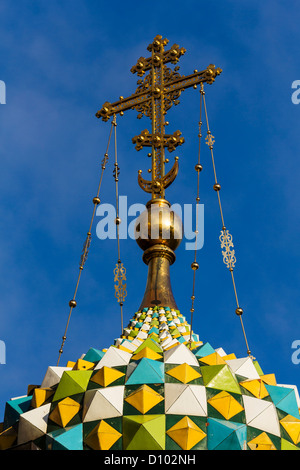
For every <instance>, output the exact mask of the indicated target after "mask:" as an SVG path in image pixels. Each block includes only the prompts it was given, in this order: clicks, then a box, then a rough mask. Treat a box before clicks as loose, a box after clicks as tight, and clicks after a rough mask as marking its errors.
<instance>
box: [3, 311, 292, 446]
mask: <svg viewBox="0 0 300 470" xmlns="http://www.w3.org/2000/svg"><path fill="white" fill-rule="evenodd" d="M123 333H124V334H123V336H122V337H120V338H118V339H116V340H115V342H114V344H113V345H112V346H110V347H109V348H108V349H103V350H98V349H93V348H91V349H90V350H89V351H88V352H87V353H86V354H85V355H83V356H82V357H81V358H80V359H78V360H77V362H75V363H74V362H73V363H70V362H69V363H67V366H66V367H49V368H48V370H47V372H46V374H45V377H44V378H43V381H42V383H41V386H39V387H29V390H28V394H27V395H26V396H23V397H18V398H14V399H11V400H10V401H8V402H7V403H6V409H5V417H4V423H3V431H2V433H1V434H0V449H2V450H3V449H11V448H20V449H22V448H30V449H45V450H64V449H67V450H138V449H143V450H203V449H208V450H260V449H263V450H265V449H269V450H280V449H281V450H299V449H300V415H299V396H298V392H297V388H296V387H294V386H292V385H279V384H277V383H276V378H275V375H274V374H272V373H271V374H264V373H263V372H262V370H261V368H260V366H259V364H258V362H257V361H256V360H253V359H252V358H251V357H249V356H247V357H242V358H236V357H235V355H234V354H228V355H227V354H226V353H225V352H224V350H223V349H222V348H219V349H214V348H213V347H212V346H211V345H210V344H209V343H208V342H202V341H200V340H199V338H198V336H197V335H195V334H194V333H192V336H191V334H190V325H189V324H188V323H187V321H186V319H185V317H184V316H183V315H182V314H181V313H180V312H179V311H178V310H174V309H170V308H168V307H165V308H158V307H155V308H153V309H152V308H145V309H143V310H142V311H139V312H137V313H136V314H135V315H134V317H133V318H132V320H131V321H130V323H129V325H128V327H127V328H125V330H124V332H123ZM191 338H192V343H191V342H190V339H191Z"/></svg>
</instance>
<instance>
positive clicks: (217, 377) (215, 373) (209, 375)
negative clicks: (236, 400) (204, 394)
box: [201, 364, 241, 394]
mask: <svg viewBox="0 0 300 470" xmlns="http://www.w3.org/2000/svg"><path fill="white" fill-rule="evenodd" d="M201 372H202V375H203V381H204V384H205V385H206V386H207V387H210V388H215V389H217V390H226V391H227V392H232V393H239V394H240V393H241V389H240V387H239V384H238V381H237V379H236V377H235V376H234V375H233V374H232V372H231V371H230V369H229V367H228V366H227V365H226V364H225V365H222V364H221V365H215V366H201Z"/></svg>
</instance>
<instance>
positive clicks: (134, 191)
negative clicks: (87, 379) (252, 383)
mask: <svg viewBox="0 0 300 470" xmlns="http://www.w3.org/2000/svg"><path fill="white" fill-rule="evenodd" d="M299 17H300V6H299V4H298V2H296V1H290V2H289V3H288V6H287V4H286V2H283V1H275V2H274V1H268V0H266V1H264V2H259V1H256V0H254V1H253V0H252V1H247V0H244V1H242V2H241V1H237V0H231V1H230V0H224V1H221V0H216V1H214V2H204V1H202V0H197V1H192V0H191V1H189V0H187V1H186V2H185V3H184V5H183V4H182V2H179V1H177V0H175V1H173V2H172V3H171V4H170V2H167V1H164V0H163V1H161V2H160V4H159V8H156V7H155V6H151V5H149V4H143V3H140V2H136V1H131V2H127V3H125V2H120V1H115V2H100V1H95V0H89V1H82V0H76V1H73V2H71V1H64V2H58V1H56V0H52V1H51V2H46V1H44V0H40V1H29V0H26V1H25V0H18V2H13V3H12V2H9V1H8V0H3V1H2V2H1V5H0V58H1V60H0V80H3V81H4V82H5V84H6V104H5V105H0V142H1V146H0V155H1V171H0V216H1V219H0V220H1V224H0V237H1V249H0V271H1V274H0V278H1V285H0V292H1V294H0V295H1V302H0V318H1V322H0V340H2V341H4V342H5V345H6V364H2V365H0V384H1V387H0V413H1V415H3V412H4V404H5V401H6V400H8V399H10V398H11V397H15V396H20V395H24V394H26V393H27V385H28V384H40V383H41V381H42V379H43V377H44V375H45V373H46V370H47V367H48V365H56V362H57V358H58V350H59V347H60V344H61V337H62V335H63V332H64V329H65V325H66V321H67V315H68V312H69V307H68V302H69V300H70V299H71V298H72V296H73V291H74V288H75V283H76V280H77V274H78V266H79V260H80V256H81V250H82V245H83V243H84V240H85V236H86V232H87V230H88V227H89V223H90V218H91V214H92V209H93V204H92V198H93V197H94V195H95V192H96V190H97V185H98V180H99V175H100V163H101V160H102V158H103V154H104V152H105V148H106V143H107V138H108V132H109V126H110V124H109V123H103V122H102V121H99V120H97V119H96V118H95V113H96V111H97V110H98V109H100V107H101V106H102V104H103V103H104V102H105V101H111V102H112V101H115V100H116V99H118V97H119V96H120V95H123V96H128V95H129V94H131V93H133V92H134V91H135V89H136V80H137V77H136V76H135V75H132V74H131V73H130V68H131V67H132V66H133V65H135V63H136V61H137V59H138V58H139V57H140V56H147V54H148V51H147V45H148V44H149V43H151V42H152V40H153V38H154V37H155V36H156V34H161V35H163V36H164V37H167V38H168V39H169V41H170V42H169V45H172V44H174V43H177V44H179V45H180V47H185V48H186V49H187V52H186V54H185V55H184V56H183V57H182V58H181V60H180V63H179V65H180V67H181V68H180V72H181V73H183V74H185V75H187V74H189V73H192V72H193V70H194V69H198V70H201V69H204V68H206V67H207V65H208V64H210V63H213V64H215V65H216V66H219V67H221V68H222V69H223V72H222V74H221V76H220V77H218V78H217V80H216V82H215V83H214V84H213V85H212V86H208V87H207V93H206V99H207V106H208V112H209V119H210V127H211V130H212V133H213V134H214V136H215V139H216V143H215V147H214V155H215V161H216V167H217V174H218V180H219V182H220V183H221V185H222V191H221V198H222V205H223V210H224V217H225V223H226V226H227V228H228V229H229V231H230V233H231V234H232V235H233V241H234V244H235V250H236V256H237V264H236V268H235V271H234V273H235V280H236V285H237V291H238V296H239V300H240V304H241V306H242V307H243V309H244V315H243V321H244V325H245V329H246V333H247V338H248V342H249V346H250V349H251V351H252V353H253V355H254V356H255V357H256V358H257V360H258V361H259V363H260V365H261V367H262V369H263V371H264V372H265V373H275V375H276V378H277V381H278V383H285V384H295V385H298V386H299V385H300V379H299V371H300V364H299V365H298V364H294V363H293V362H292V359H291V357H292V353H293V350H292V343H293V342H294V341H296V340H300V320H299V305H300V294H299V281H300V268H299V265H300V263H299V261H300V256H299V255H300V250H299V229H300V227H299V203H300V197H299V189H298V185H299V153H300V138H299V123H300V105H299V106H297V105H295V104H293V103H292V100H291V95H292V92H293V90H292V88H291V86H292V82H293V81H294V80H298V79H300V59H299V41H300V32H299ZM136 114H137V113H136V112H135V111H128V112H127V113H125V115H124V116H123V117H122V118H119V119H118V128H117V130H118V159H119V165H120V168H121V174H120V183H119V190H120V194H121V195H126V196H127V197H128V204H132V203H137V202H138V203H144V204H145V203H146V202H147V200H148V199H147V195H146V194H145V193H143V192H142V191H141V190H140V189H139V187H138V185H137V172H138V170H139V169H142V170H143V173H144V174H145V172H146V171H147V169H148V165H149V161H147V157H146V153H147V152H143V151H141V152H136V150H135V149H134V146H133V145H132V142H131V138H132V137H133V136H134V135H137V134H138V133H140V131H141V130H143V129H145V128H149V125H150V121H149V120H148V119H147V118H145V117H144V118H143V119H142V120H137V119H136ZM198 115H199V91H197V90H193V89H189V90H186V91H185V92H184V93H182V95H181V99H180V105H179V106H178V107H174V109H171V110H170V112H169V114H168V120H169V121H170V126H169V130H170V131H172V132H174V131H175V130H177V129H179V130H180V131H181V132H182V134H183V136H184V137H185V144H184V145H183V146H182V147H180V148H178V149H177V151H176V155H178V156H179V162H180V172H179V175H178V177H177V179H176V181H175V183H174V184H173V185H172V186H171V187H170V188H169V190H168V191H167V197H168V199H169V200H170V202H172V203H175V202H176V203H181V204H184V203H186V204H188V203H192V202H193V201H194V200H195V194H196V176H195V171H194V165H195V163H196V161H197V132H198V127H197V125H198V124H197V122H198ZM111 149H112V147H111ZM174 156H175V154H170V159H171V160H172V159H173V157H174ZM112 161H113V157H111V159H110V162H109V165H108V167H107V170H106V172H105V174H104V180H103V185H102V188H101V195H100V197H101V200H102V201H103V202H108V203H114V180H113V177H112V171H113V163H112ZM202 164H203V166H204V170H203V172H202V173H201V182H200V196H201V202H202V203H203V204H204V209H205V227H204V247H203V249H202V250H200V251H199V253H198V256H197V259H198V262H199V264H200V269H199V270H198V272H197V288H196V312H195V317H194V330H195V332H197V333H198V334H199V336H200V339H201V340H203V341H209V342H210V343H211V344H212V346H214V347H215V348H217V347H222V348H223V349H224V350H225V351H226V352H227V353H231V352H234V353H235V354H236V355H237V356H238V357H243V356H245V355H246V348H245V343H244V338H243V336H242V331H241V326H240V322H239V319H238V317H237V316H236V315H235V299H234V294H233V289H232V284H231V278H230V274H229V272H228V270H227V269H226V267H225V265H224V264H223V262H222V255H221V249H220V245H219V233H220V230H221V221H220V215H219V209H218V204H217V197H216V194H215V192H214V191H213V189H212V186H213V183H214V180H213V172H212V164H211V160H210V155H209V152H208V149H204V148H203V153H202ZM98 221H99V220H98V219H97V217H96V219H95V223H94V226H93V232H92V244H91V249H90V253H89V257H88V261H87V263H86V266H85V269H84V271H83V275H82V278H81V282H80V286H79V291H78V295H77V304H78V306H77V308H76V309H75V310H74V311H73V314H72V318H71V322H70V327H69V330H68V335H67V341H66V344H65V348H64V353H63V356H62V359H61V363H60V365H65V364H66V362H67V361H68V360H72V361H75V360H77V359H78V358H79V357H80V356H81V355H82V354H83V353H85V352H86V351H87V350H88V349H89V348H90V347H95V348H104V347H107V346H109V345H110V344H112V343H113V340H114V338H116V337H117V336H119V334H120V315H119V308H118V305H117V302H116V300H115V298H114V286H113V268H114V265H115V263H116V260H117V246H116V243H115V241H113V240H106V241H101V240H99V239H98V238H97V236H96V224H97V222H98ZM176 254H177V260H176V263H175V264H174V265H173V266H172V267H171V277H172V286H173V291H174V295H175V298H176V301H177V303H178V306H179V308H180V310H181V312H182V313H183V314H184V315H186V317H187V320H189V321H190V313H189V311H190V303H191V301H190V296H191V293H192V292H191V289H192V272H191V269H190V264H191V262H192V261H193V255H192V252H188V251H186V250H185V249H184V244H183V243H182V244H181V246H180V247H179V249H178V251H177V252H176ZM121 255H122V256H121V257H122V261H123V262H124V265H125V266H126V268H127V285H128V295H127V298H126V302H125V306H124V322H125V324H127V322H128V321H129V320H130V318H131V316H132V315H133V314H134V313H135V311H136V310H137V309H138V307H139V305H140V302H141V300H142V297H143V292H144V288H145V285H146V276H147V268H146V266H145V265H144V263H143V262H142V252H141V250H140V249H139V248H138V246H137V245H136V243H135V242H134V241H133V240H130V239H129V240H128V241H126V240H124V241H122V242H121Z"/></svg>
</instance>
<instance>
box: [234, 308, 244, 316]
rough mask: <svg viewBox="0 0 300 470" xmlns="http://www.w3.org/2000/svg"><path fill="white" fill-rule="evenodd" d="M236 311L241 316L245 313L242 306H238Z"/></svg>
mask: <svg viewBox="0 0 300 470" xmlns="http://www.w3.org/2000/svg"><path fill="white" fill-rule="evenodd" d="M235 313H236V314H237V315H239V316H240V315H243V309H242V308H241V307H238V308H237V309H236V311H235Z"/></svg>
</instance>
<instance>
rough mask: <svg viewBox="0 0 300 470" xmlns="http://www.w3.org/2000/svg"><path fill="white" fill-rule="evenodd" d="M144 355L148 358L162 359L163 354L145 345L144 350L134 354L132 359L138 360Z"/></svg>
mask: <svg viewBox="0 0 300 470" xmlns="http://www.w3.org/2000/svg"><path fill="white" fill-rule="evenodd" d="M146 341H147V340H146ZM143 357H147V358H148V359H153V360H157V359H162V354H158V353H157V352H155V351H153V349H150V348H148V347H145V348H143V349H142V350H140V351H139V352H138V353H135V354H133V356H132V358H131V359H132V360H135V361H138V360H140V359H142V358H143Z"/></svg>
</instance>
